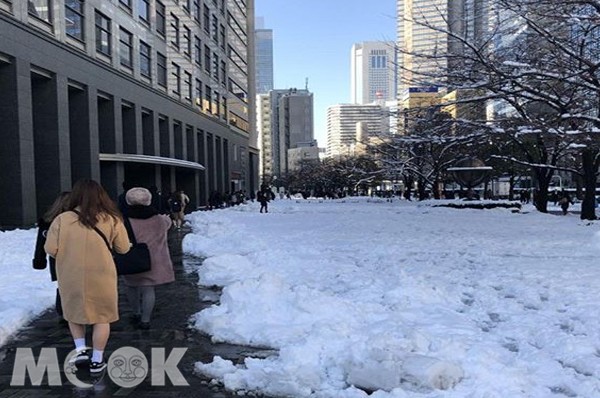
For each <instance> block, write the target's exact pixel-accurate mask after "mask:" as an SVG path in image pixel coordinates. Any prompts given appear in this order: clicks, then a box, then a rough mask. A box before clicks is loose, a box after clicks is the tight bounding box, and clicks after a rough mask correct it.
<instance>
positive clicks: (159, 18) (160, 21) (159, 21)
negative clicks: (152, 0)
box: [156, 1, 167, 36]
mask: <svg viewBox="0 0 600 398" xmlns="http://www.w3.org/2000/svg"><path fill="white" fill-rule="evenodd" d="M166 27H167V14H166V13H165V5H164V4H163V3H161V2H160V1H157V2H156V31H157V32H158V33H160V34H161V35H162V36H165V34H166Z"/></svg>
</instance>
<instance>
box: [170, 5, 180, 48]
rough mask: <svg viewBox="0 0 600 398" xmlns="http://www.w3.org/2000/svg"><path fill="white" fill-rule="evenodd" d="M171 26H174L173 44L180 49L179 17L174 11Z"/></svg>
mask: <svg viewBox="0 0 600 398" xmlns="http://www.w3.org/2000/svg"><path fill="white" fill-rule="evenodd" d="M171 28H173V40H171V44H173V45H174V46H175V47H176V48H177V49H179V18H177V17H176V16H175V14H173V13H171Z"/></svg>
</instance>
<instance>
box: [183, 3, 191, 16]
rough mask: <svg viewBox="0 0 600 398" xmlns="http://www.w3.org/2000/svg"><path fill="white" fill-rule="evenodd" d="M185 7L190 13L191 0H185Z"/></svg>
mask: <svg viewBox="0 0 600 398" xmlns="http://www.w3.org/2000/svg"><path fill="white" fill-rule="evenodd" d="M183 9H184V10H185V12H187V13H188V14H189V13H190V0H183Z"/></svg>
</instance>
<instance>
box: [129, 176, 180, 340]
mask: <svg viewBox="0 0 600 398" xmlns="http://www.w3.org/2000/svg"><path fill="white" fill-rule="evenodd" d="M125 200H126V202H127V206H128V208H127V216H128V219H129V222H130V224H131V229H132V231H133V233H134V235H135V239H136V241H137V242H138V243H146V244H147V245H148V249H149V251H150V261H151V266H150V271H147V272H142V273H140V274H133V275H123V278H124V280H125V284H126V285H127V294H128V297H129V303H130V304H131V307H132V310H133V318H134V321H136V322H138V321H139V327H140V329H145V330H147V329H149V328H150V316H151V315H152V310H153V309H154V302H155V293H154V286H157V285H162V284H165V283H170V282H173V281H174V280H175V274H174V273H173V263H172V262H171V255H170V254H169V247H168V245H167V231H168V230H169V228H170V227H171V219H170V218H169V216H167V215H161V214H158V212H157V211H156V209H155V208H154V206H151V205H150V204H151V202H152V194H151V193H150V191H149V190H147V189H146V188H140V187H136V188H131V189H130V190H129V191H127V194H126V195H125Z"/></svg>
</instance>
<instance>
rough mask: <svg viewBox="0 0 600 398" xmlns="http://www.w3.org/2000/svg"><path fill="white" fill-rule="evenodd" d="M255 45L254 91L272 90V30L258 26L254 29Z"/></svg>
mask: <svg viewBox="0 0 600 398" xmlns="http://www.w3.org/2000/svg"><path fill="white" fill-rule="evenodd" d="M254 36H255V45H256V93H257V94H266V93H268V92H269V91H270V90H273V30H272V29H263V28H262V27H259V29H256V30H255V31H254Z"/></svg>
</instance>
